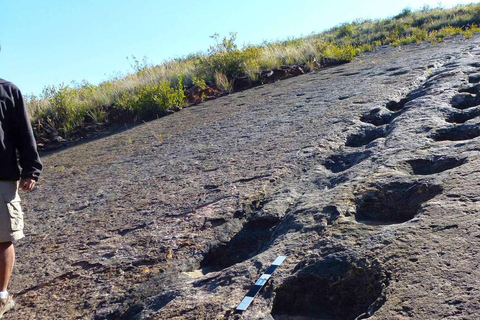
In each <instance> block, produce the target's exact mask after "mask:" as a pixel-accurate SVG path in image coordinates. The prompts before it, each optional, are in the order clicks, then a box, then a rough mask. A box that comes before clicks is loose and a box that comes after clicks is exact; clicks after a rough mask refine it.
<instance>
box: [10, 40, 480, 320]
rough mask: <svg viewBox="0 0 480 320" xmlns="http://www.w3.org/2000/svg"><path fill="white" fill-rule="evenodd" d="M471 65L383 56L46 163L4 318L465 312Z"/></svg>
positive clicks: (431, 52)
mask: <svg viewBox="0 0 480 320" xmlns="http://www.w3.org/2000/svg"><path fill="white" fill-rule="evenodd" d="M479 59H480V37H479V36H476V37H474V38H472V39H469V40H464V39H463V38H460V37H455V38H451V39H448V40H446V41H445V42H443V43H439V44H436V45H430V44H418V45H410V46H406V47H399V48H391V47H385V48H381V49H379V50H378V51H376V52H373V53H369V54H366V55H364V56H362V57H359V58H357V59H355V60H354V61H353V62H351V63H349V64H345V65H341V66H336V67H332V68H328V69H323V70H321V71H318V72H314V73H309V74H305V75H302V76H299V77H296V78H291V79H287V80H284V81H279V82H276V83H273V84H269V85H265V86H260V87H256V88H253V89H251V90H247V91H244V92H239V93H236V94H231V95H229V96H225V97H222V98H219V99H216V100H212V101H208V102H206V103H203V104H201V105H198V106H195V107H191V108H188V109H185V110H182V111H181V112H178V113H175V114H173V115H170V116H168V117H165V118H162V119H158V120H156V121H153V122H150V123H147V124H144V125H142V126H138V127H134V128H131V129H129V130H125V131H123V132H119V133H117V134H115V135H111V136H109V137H106V138H103V139H99V140H96V141H92V142H89V143H85V144H82V145H79V146H76V147H73V148H70V149H67V150H64V151H61V152H57V153H52V154H50V155H47V156H45V157H44V158H43V159H44V162H45V166H46V171H45V174H44V175H43V177H42V178H43V180H42V181H41V183H40V184H39V186H38V188H37V190H35V191H34V192H32V193H30V194H25V195H24V207H25V209H26V210H25V211H26V223H27V230H26V232H27V234H28V235H29V236H28V237H27V238H26V240H24V241H22V242H20V243H19V244H18V246H17V249H18V250H17V251H18V260H17V267H16V269H15V274H14V278H13V283H12V288H11V291H13V292H16V293H17V300H18V302H19V305H20V306H19V308H18V309H17V310H16V311H15V312H14V313H12V314H10V315H8V317H10V318H11V319H29V318H30V319H33V318H37V319H53V318H54V319H276V320H280V319H366V318H371V319H406V318H414V319H440V318H446V319H474V318H479V316H480V301H479V296H480V271H479V262H480V260H479V256H478V252H479V248H480V245H479V244H480V216H479V214H480V207H479V205H478V203H479V201H480V188H479V185H480V171H479V169H478V168H479V166H480V157H479V155H480V142H479V138H478V137H479V136H480V126H479V122H480V117H479V116H480V111H479V110H480V106H479V105H480V102H479V98H478V93H479V91H480V90H479V88H480V87H479V83H480V76H479V74H480V63H479ZM279 255H286V256H287V260H286V261H285V262H284V263H283V264H282V265H281V267H279V268H278V269H277V271H276V272H275V274H274V276H273V277H272V278H271V280H269V282H267V284H266V285H265V287H264V288H263V290H262V291H261V292H260V293H259V295H258V296H257V297H256V299H255V300H254V302H253V303H252V305H251V306H250V308H249V309H248V310H247V311H245V312H243V313H235V312H234V309H235V307H236V306H237V304H238V303H239V302H240V301H241V300H242V298H243V296H244V295H245V294H246V293H247V291H248V290H249V288H250V286H251V285H252V284H253V283H254V282H255V281H256V280H257V278H258V277H259V276H260V275H261V274H262V273H263V272H264V271H265V269H266V268H268V266H269V265H270V263H271V262H272V261H273V260H274V259H275V258H276V257H277V256H279ZM8 317H7V318H8Z"/></svg>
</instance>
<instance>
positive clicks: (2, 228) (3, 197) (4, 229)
mask: <svg viewBox="0 0 480 320" xmlns="http://www.w3.org/2000/svg"><path fill="white" fill-rule="evenodd" d="M23 237H25V235H24V234H23V212H22V207H21V206H20V197H19V195H18V182H16V181H0V242H10V241H14V240H18V239H21V238H23Z"/></svg>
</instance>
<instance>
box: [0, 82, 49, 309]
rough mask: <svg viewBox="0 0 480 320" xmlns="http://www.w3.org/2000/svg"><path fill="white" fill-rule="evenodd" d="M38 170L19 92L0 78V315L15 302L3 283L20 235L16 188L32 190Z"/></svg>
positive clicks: (20, 225)
mask: <svg viewBox="0 0 480 320" xmlns="http://www.w3.org/2000/svg"><path fill="white" fill-rule="evenodd" d="M18 165H20V167H21V171H20V168H19V166H18ZM41 171H42V163H41V162H40V157H39V156H38V152H37V147H36V143H35V139H34V137H33V131H32V126H31V124H30V120H29V118H28V113H27V108H26V107H25V103H24V101H23V97H22V94H21V93H20V90H18V88H17V87H16V86H15V85H14V84H12V83H10V82H8V81H5V80H3V79H0V318H1V317H2V316H3V314H4V313H5V312H7V311H8V310H10V309H12V307H13V306H14V304H15V303H14V302H13V299H12V297H11V296H10V295H9V294H8V291H7V286H8V282H9V280H10V276H11V274H12V270H13V264H14V261H15V250H14V247H13V241H14V240H19V239H21V238H23V237H24V234H23V213H22V209H21V207H20V197H19V196H18V189H19V188H20V190H25V191H30V190H32V189H33V187H34V186H35V182H36V181H37V180H38V176H39V175H40V173H41Z"/></svg>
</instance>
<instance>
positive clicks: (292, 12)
mask: <svg viewBox="0 0 480 320" xmlns="http://www.w3.org/2000/svg"><path fill="white" fill-rule="evenodd" d="M471 2H478V1H455V0H450V1H448V0H447V1H442V2H438V1H436V0H433V1H429V0H420V1H419V0H405V1H386V0H362V1H359V0H296V1H291V0H243V1H210V0H203V1H193V0H183V1H178V0H177V1H171V0H170V1H163V0H142V1H138V0H44V1H38V0H35V1H33V0H15V1H3V2H2V10H1V11H0V44H1V46H2V51H1V52H0V78H4V79H7V80H10V81H12V82H13V83H15V84H16V85H17V86H18V87H20V89H21V90H22V92H23V93H24V94H32V93H33V94H36V95H39V94H40V93H41V92H42V89H43V88H44V87H45V86H46V85H58V84H60V83H65V84H69V83H70V82H71V81H77V82H80V81H82V80H87V81H89V82H91V83H93V84H98V83H99V82H101V81H104V80H108V79H111V78H112V77H115V76H118V75H122V74H126V73H128V72H131V71H132V70H133V69H132V68H131V65H130V62H129V61H128V60H127V57H131V56H132V55H134V56H136V57H137V58H139V59H140V60H141V59H142V58H143V57H144V56H146V57H147V59H148V61H149V62H150V63H153V64H159V63H161V62H162V61H165V60H168V59H171V58H175V57H182V56H186V55H188V54H190V53H196V52H199V51H203V52H205V51H206V50H207V49H208V47H209V45H211V44H213V40H212V39H210V38H209V36H211V35H213V34H214V33H219V34H220V35H221V36H226V35H228V33H229V32H237V44H239V45H242V44H259V43H262V42H263V41H271V40H284V39H287V38H289V37H299V36H301V35H309V34H311V33H312V32H315V33H318V32H321V31H323V30H326V29H329V28H331V27H334V26H336V25H339V24H341V23H344V22H351V21H353V20H356V19H378V18H386V17H391V16H393V15H396V14H398V13H399V12H400V11H401V10H402V9H404V8H406V7H410V8H411V9H414V10H415V9H421V8H422V7H423V6H424V5H429V6H430V7H438V6H439V5H441V6H442V7H446V8H447V7H452V6H455V5H457V4H466V3H471Z"/></svg>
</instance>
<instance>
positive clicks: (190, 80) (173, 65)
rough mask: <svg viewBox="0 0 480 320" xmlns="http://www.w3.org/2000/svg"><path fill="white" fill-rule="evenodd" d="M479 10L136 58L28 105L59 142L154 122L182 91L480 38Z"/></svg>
mask: <svg viewBox="0 0 480 320" xmlns="http://www.w3.org/2000/svg"><path fill="white" fill-rule="evenodd" d="M479 24H480V4H470V5H463V6H457V7H455V8H452V9H441V8H428V7H425V8H423V9H422V10H420V11H412V10H410V9H404V10H403V11H402V12H401V13H400V14H398V15H397V16H395V17H393V18H389V19H384V20H362V21H354V22H351V23H345V24H343V25H340V26H337V27H334V28H332V29H330V30H328V31H325V32H322V33H319V34H315V35H311V36H308V37H303V38H298V39H291V40H286V41H279V42H272V43H266V44H263V45H258V46H254V45H248V46H244V47H242V48H238V46H237V45H236V44H235V40H236V34H235V33H231V34H230V36H229V37H224V38H223V39H222V38H220V37H219V35H218V34H215V35H214V36H212V38H213V40H214V41H215V43H214V45H212V46H210V48H209V49H208V51H207V52H206V53H198V54H192V55H189V56H187V57H184V58H178V59H173V60H171V61H167V62H165V63H162V64H160V65H155V66H154V65H150V64H148V63H147V62H146V60H144V61H138V60H137V59H135V57H133V67H134V72H133V73H132V74H129V75H127V76H125V77H122V78H116V79H111V80H108V81H105V82H103V83H101V84H99V85H98V86H94V85H92V84H90V83H88V82H86V81H84V82H81V83H73V84H72V85H64V84H61V85H58V86H47V87H45V89H44V91H43V94H42V95H41V96H40V97H36V96H29V97H27V105H28V107H29V109H30V113H31V115H32V122H33V126H34V130H35V133H36V134H37V136H52V135H61V136H64V137H69V136H72V135H74V134H75V132H77V131H79V130H81V129H83V128H85V127H88V126H90V125H95V124H105V123H107V122H119V123H120V122H122V121H127V120H130V121H131V120H134V121H139V120H149V119H154V118H156V117H159V116H163V115H165V114H167V113H168V112H169V110H171V109H179V108H182V107H183V106H185V105H186V97H185V90H186V89H187V88H191V87H192V86H195V87H196V88H199V89H200V90H203V89H205V88H206V87H207V86H215V87H217V88H219V89H220V90H223V91H228V92H231V91H232V90H233V83H234V81H235V79H238V78H239V77H243V78H245V77H247V78H248V79H249V80H251V81H252V82H258V81H259V80H261V72H262V71H265V70H269V69H276V68H280V67H281V66H285V65H295V64H296V65H299V64H302V65H304V66H306V69H310V70H314V69H316V68H318V67H321V66H325V65H328V64H329V63H332V62H348V61H351V60H352V59H353V58H354V57H355V56H357V55H359V54H361V53H362V52H365V51H371V50H375V48H376V47H379V46H382V45H392V46H400V45H406V44H411V43H420V42H423V41H429V42H431V43H436V42H441V41H443V40H444V39H445V38H446V37H449V36H453V35H458V34H462V35H463V36H464V37H465V38H469V37H472V36H473V35H474V32H478V31H480V28H479V27H478V25H479Z"/></svg>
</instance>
